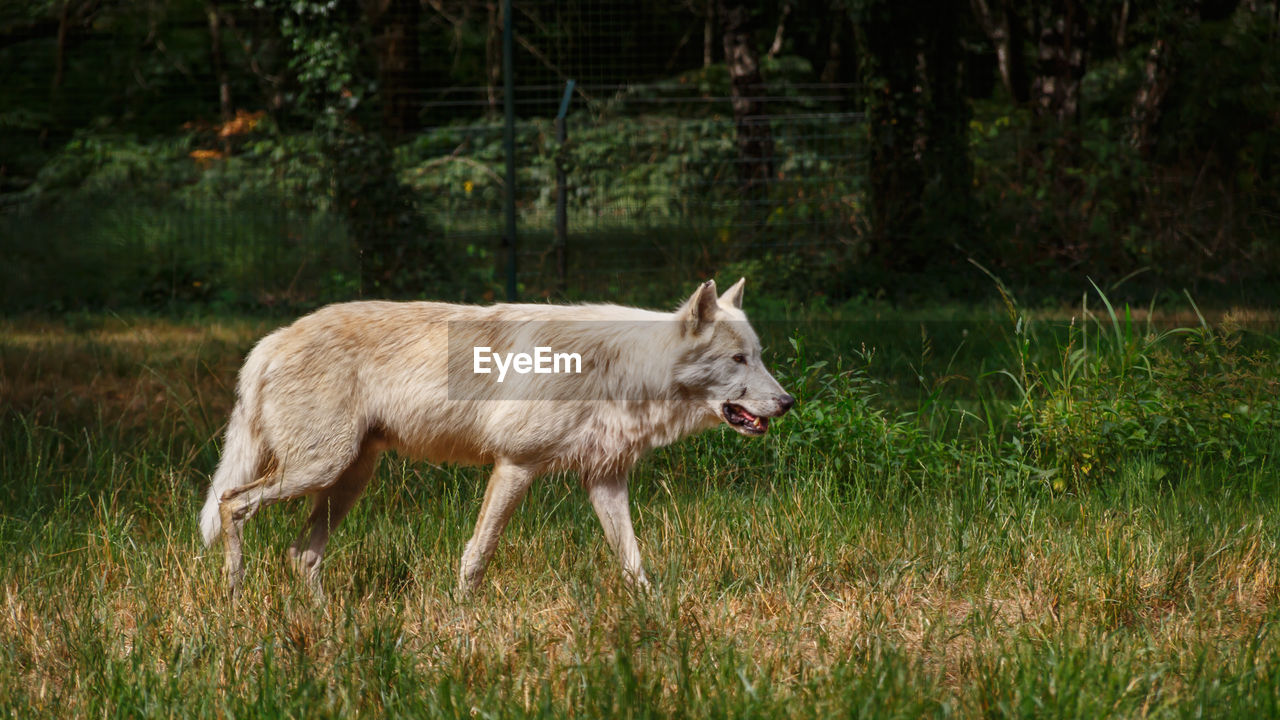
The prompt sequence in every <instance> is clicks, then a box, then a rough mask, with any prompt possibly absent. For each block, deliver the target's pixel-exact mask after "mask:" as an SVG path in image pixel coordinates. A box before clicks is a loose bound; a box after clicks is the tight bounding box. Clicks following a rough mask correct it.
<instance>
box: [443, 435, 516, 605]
mask: <svg viewBox="0 0 1280 720" xmlns="http://www.w3.org/2000/svg"><path fill="white" fill-rule="evenodd" d="M533 478H534V471H533V470H531V469H529V468H525V467H522V466H520V465H515V464H511V463H508V462H506V461H504V460H501V459H499V460H498V461H497V462H496V463H495V464H494V467H493V475H492V476H490V478H489V486H488V488H486V489H485V492H484V503H483V504H482V505H481V506H480V517H479V518H478V519H477V520H476V529H475V532H474V533H473V534H472V535H471V539H470V540H469V541H467V547H466V549H464V550H463V551H462V564H461V566H460V567H459V568H458V592H459V593H460V594H461V595H462V596H464V597H465V596H467V595H469V594H471V592H472V591H474V590H475V589H476V586H478V585H479V584H480V580H481V579H482V578H483V577H484V571H485V568H486V567H488V565H489V558H491V557H493V550H494V548H495V547H497V545H498V536H499V535H501V534H502V530H503V528H505V527H506V526H507V521H508V520H510V519H511V513H513V512H515V509H516V506H517V505H519V504H520V500H521V499H522V498H523V497H524V494H525V491H527V490H528V489H529V484H530V483H531V482H533Z"/></svg>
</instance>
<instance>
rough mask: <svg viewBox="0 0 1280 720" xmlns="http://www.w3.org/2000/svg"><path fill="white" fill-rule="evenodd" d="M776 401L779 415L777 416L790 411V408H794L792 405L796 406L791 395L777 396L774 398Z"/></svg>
mask: <svg viewBox="0 0 1280 720" xmlns="http://www.w3.org/2000/svg"><path fill="white" fill-rule="evenodd" d="M776 400H777V403H778V414H779V415H784V414H786V412H787V411H788V410H790V409H791V408H792V406H794V405H795V404H796V399H795V397H793V396H791V395H788V394H785V393H784V394H783V395H780V396H778V397H777V398H776Z"/></svg>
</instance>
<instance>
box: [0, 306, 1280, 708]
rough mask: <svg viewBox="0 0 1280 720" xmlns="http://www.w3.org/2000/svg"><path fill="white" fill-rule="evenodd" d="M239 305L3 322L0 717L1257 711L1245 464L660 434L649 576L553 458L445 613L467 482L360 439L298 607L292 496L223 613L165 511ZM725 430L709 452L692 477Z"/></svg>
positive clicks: (207, 413) (187, 493)
mask: <svg viewBox="0 0 1280 720" xmlns="http://www.w3.org/2000/svg"><path fill="white" fill-rule="evenodd" d="M267 327H269V324H266V323H258V322H224V323H213V324H194V323H192V324H181V323H172V322H163V321H154V320H151V321H128V322H126V321H122V320H116V319H110V320H101V321H94V322H93V323H91V324H90V325H89V326H88V327H84V328H79V329H69V328H67V327H66V326H64V325H60V324H42V323H36V322H30V321H28V322H23V323H14V322H9V323H5V324H3V325H0V403H2V406H3V413H4V415H3V418H2V419H0V451H2V452H3V453H4V458H3V460H0V473H2V478H0V481H2V483H3V484H0V494H2V495H3V497H4V501H5V508H4V511H3V514H0V657H2V658H3V660H0V698H4V699H3V700H0V708H3V709H4V710H6V711H7V712H9V713H10V714H13V715H15V716H28V715H31V714H39V715H47V716H59V717H61V716H77V717H79V716H103V717H107V716H121V715H139V716H165V717H187V716H198V717H224V716H227V717H229V716H235V717H275V716H304V715H305V716H307V717H313V716H335V717H336V716H342V717H347V716H351V715H361V714H365V715H380V714H396V715H403V714H409V715H428V716H447V717H456V716H463V715H467V716H479V715H494V716H513V715H518V716H526V715H544V714H545V715H556V716H585V717H600V716H613V715H621V714H629V715H635V716H641V715H643V716H663V717H666V716H689V717H707V716H726V715H733V716H740V715H766V716H783V717H815V716H822V715H833V714H840V715H848V714H854V713H858V714H866V715H871V716H886V717H895V716H902V717H918V716H921V715H929V716H934V715H937V716H943V715H956V714H958V715H961V716H966V717H976V716H1023V715H1028V714H1031V715H1045V716H1064V717H1081V716H1101V715H1111V716H1121V717H1147V716H1152V717H1173V716H1182V715H1184V714H1185V715H1191V714H1195V713H1196V712H1197V710H1199V711H1203V712H1204V713H1205V714H1208V715H1219V716H1230V715H1235V714H1241V715H1246V716H1248V715H1253V716H1262V714H1265V713H1266V712H1267V711H1268V710H1275V709H1276V708H1277V703H1280V663H1278V662H1277V660H1276V657H1277V656H1280V641H1278V640H1277V637H1276V633H1275V630H1276V627H1277V622H1278V621H1280V573H1278V572H1277V566H1276V563H1277V557H1278V556H1277V544H1278V531H1277V527H1276V523H1275V513H1274V511H1275V507H1276V503H1275V500H1276V493H1275V482H1274V478H1272V477H1270V476H1268V477H1266V478H1263V482H1261V483H1258V482H1255V483H1253V484H1252V485H1253V486H1254V487H1263V488H1264V492H1261V493H1258V492H1254V493H1252V494H1245V493H1241V492H1238V491H1237V490H1236V489H1235V488H1237V487H1240V486H1242V485H1240V484H1228V482H1227V481H1228V480H1238V479H1232V478H1230V473H1229V472H1228V471H1227V469H1225V468H1212V467H1205V468H1197V469H1192V470H1189V471H1188V475H1187V477H1185V478H1183V479H1182V482H1181V483H1180V484H1179V485H1178V486H1177V487H1174V488H1173V489H1169V488H1168V487H1165V488H1159V487H1149V486H1146V485H1143V484H1141V483H1139V482H1137V481H1133V482H1128V481H1126V479H1125V478H1123V477H1120V478H1117V479H1116V483H1117V484H1118V485H1119V486H1121V487H1122V488H1123V489H1122V490H1115V491H1107V490H1105V489H1099V490H1098V491H1096V492H1092V493H1085V494H1069V493H1060V494H1055V493H1046V492H1044V491H1043V489H1042V488H1036V487H1029V488H1024V489H1009V488H1003V489H996V488H994V487H993V486H991V485H989V484H988V483H987V481H986V478H984V477H981V476H980V475H979V474H978V473H977V472H974V473H972V474H970V475H968V476H966V475H965V473H964V470H963V468H962V469H961V471H960V473H958V475H957V476H956V477H955V478H953V480H954V483H953V484H952V485H950V486H947V487H925V488H921V489H916V490H912V491H905V490H901V489H898V488H892V487H876V486H875V483H876V482H877V481H876V480H875V479H874V478H871V477H869V476H868V477H863V476H860V475H858V469H857V468H853V469H851V470H846V471H845V472H844V473H838V472H834V471H822V470H821V463H817V464H816V467H818V468H819V469H816V470H814V471H813V472H810V473H807V474H805V475H803V476H793V475H787V476H778V475H777V474H774V473H767V472H766V473H756V476H755V477H752V478H750V479H748V480H746V481H739V482H737V483H736V484H734V485H731V486H726V485H723V484H722V476H723V474H722V473H717V472H712V471H711V470H710V469H709V468H710V467H711V465H710V464H707V465H702V464H700V463H701V462H702V461H703V460H704V458H703V457H702V456H700V454H699V453H697V452H693V451H690V450H688V449H687V448H683V447H677V448H674V449H671V450H668V451H666V452H665V453H663V454H661V455H660V456H659V457H658V458H657V459H655V460H654V461H653V462H650V463H647V464H646V465H645V466H643V467H642V468H640V469H639V470H638V471H637V473H636V477H635V490H634V498H633V507H634V511H635V515H636V518H637V521H636V522H637V530H638V533H639V536H640V541H641V544H642V549H643V551H644V553H645V555H646V559H647V562H648V565H649V567H650V570H651V574H652V576H653V577H654V579H655V580H656V582H657V584H658V587H659V589H658V591H657V592H656V593H655V594H654V595H653V596H636V595H634V594H632V593H631V592H630V591H629V590H628V589H627V588H626V587H625V586H624V585H623V584H622V583H621V581H620V579H619V573H618V571H617V568H616V564H615V563H614V562H613V560H612V558H611V557H609V556H608V553H607V552H606V548H605V547H604V544H603V539H602V536H601V533H600V532H599V529H598V527H596V521H595V519H594V516H592V515H591V513H590V510H589V508H588V506H587V504H586V502H585V498H584V497H583V496H582V494H581V492H580V491H577V489H576V487H575V484H574V481H573V479H572V478H562V477H555V478H548V479H546V480H545V481H543V482H542V483H540V484H539V485H538V486H537V487H536V488H535V490H534V491H533V492H532V493H531V495H530V497H529V499H528V500H527V501H526V502H525V504H524V506H523V507H522V508H521V509H520V511H519V512H518V514H517V517H516V519H515V520H514V521H513V524H512V527H511V528H510V529H509V530H508V533H507V535H506V536H505V538H504V542H503V544H502V545H501V546H500V549H499V551H498V554H497V556H496V557H495V558H494V561H493V564H492V566H491V570H490V574H489V577H488V578H487V579H486V582H485V586H484V589H483V591H482V592H481V593H480V595H479V596H478V597H477V598H475V599H474V600H472V601H469V602H466V603H462V602H458V601H456V600H455V599H454V598H453V596H452V594H451V587H452V583H453V578H454V572H455V569H456V568H455V565H456V562H457V560H458V556H459V554H460V552H461V549H462V543H463V542H464V541H465V539H466V537H467V535H468V534H469V525H470V523H471V522H472V520H473V519H474V515H475V512H476V511H477V508H478V506H479V493H480V491H481V487H480V485H481V483H482V482H483V478H484V475H483V472H482V471H480V470H475V469H464V470H456V469H441V468H432V467H429V466H426V465H421V464H411V463H406V462H404V461H401V460H399V459H396V458H390V459H388V460H386V461H384V464H383V466H382V468H381V469H380V471H379V477H378V480H377V481H376V487H375V488H374V489H372V491H371V493H370V496H369V497H367V498H366V499H365V500H364V501H363V502H362V503H361V505H359V506H358V507H357V510H356V511H355V513H354V514H353V516H352V517H351V519H350V520H349V521H348V523H347V524H346V525H344V526H343V528H342V529H341V530H340V531H339V532H338V534H337V536H336V538H335V541H334V543H333V545H332V547H331V553H330V556H329V557H328V558H327V560H326V570H325V573H326V579H327V585H328V587H329V588H330V598H329V602H328V603H327V604H325V605H324V606H321V607H317V606H315V605H314V604H312V602H311V601H310V599H309V597H308V596H307V594H306V593H305V590H304V589H303V588H302V587H301V586H300V584H299V583H298V582H297V581H296V580H295V579H294V578H293V576H292V575H291V574H290V573H289V572H288V571H286V570H285V568H284V564H283V561H282V557H283V549H284V546H285V544H286V543H287V541H288V539H289V538H290V537H291V535H292V533H293V532H295V531H296V529H297V526H298V525H299V524H300V523H301V520H302V514H303V510H302V508H301V506H300V505H297V504H285V505H282V506H277V507H273V508H270V509H268V510H266V511H264V512H263V513H262V514H261V515H260V516H259V517H257V518H255V519H254V520H253V521H252V522H251V523H250V525H249V532H248V533H247V538H246V540H247V542H246V548H247V559H248V573H247V578H246V587H245V592H244V594H243V597H242V598H241V600H240V601H239V602H238V603H236V604H231V603H229V602H228V601H227V599H226V598H225V596H224V592H223V589H222V586H221V576H220V572H219V571H220V557H219V554H218V549H217V548H214V550H213V551H212V552H210V551H206V550H205V549H204V548H203V547H201V546H200V545H199V543H198V540H197V532H196V526H195V513H196V510H197V508H198V505H199V498H200V496H201V493H202V491H203V485H204V483H205V482H206V473H208V472H209V471H210V470H211V469H212V466H213V463H214V462H215V461H216V447H215V446H214V444H212V443H211V439H213V438H216V436H217V433H218V430H219V427H220V425H221V422H222V421H223V420H224V419H225V414H226V411H227V410H228V408H229V404H230V401H231V390H230V387H231V383H232V380H233V378H234V373H235V369H236V367H237V365H238V362H239V357H241V356H242V354H243V353H244V352H245V351H246V350H247V349H248V347H249V346H250V345H251V343H252V341H253V339H255V338H256V337H257V336H258V335H259V334H260V333H261V332H263V331H264V330H265V329H267ZM740 442H741V440H739V439H738V438H736V437H734V438H731V437H725V438H724V439H723V441H716V442H715V443H712V449H713V450H714V451H715V452H717V453H718V455H717V456H716V460H715V462H716V463H718V465H717V467H722V466H724V465H725V464H731V463H732V461H733V457H734V452H735V447H736V444H737V443H740ZM766 442H768V441H766ZM831 452H832V453H833V454H834V453H838V452H840V448H832V449H831ZM974 452H975V453H977V452H982V450H981V449H979V448H975V449H974ZM671 467H679V468H681V470H680V472H679V473H678V474H677V473H673V472H671V471H669V470H668V468H671ZM975 467H977V466H975ZM1134 472H1135V476H1136V475H1137V474H1140V473H1138V470H1135V471H1134ZM1126 483H1127V484H1126ZM851 488H861V489H862V491H859V492H854V491H852V490H851ZM868 488H869V489H868ZM1266 488H1270V489H1269V490H1266Z"/></svg>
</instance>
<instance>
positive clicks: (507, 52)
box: [502, 0, 516, 302]
mask: <svg viewBox="0 0 1280 720" xmlns="http://www.w3.org/2000/svg"><path fill="white" fill-rule="evenodd" d="M511 25H512V20H511V0H502V114H503V119H504V123H503V125H504V127H503V130H502V147H503V152H504V154H506V156H507V178H506V193H505V195H504V198H503V213H504V214H505V216H506V227H507V230H506V236H507V237H506V243H507V302H515V301H516V103H515V78H514V77H512V74H513V70H512V67H513V64H514V63H513V60H512V57H511V53H512V49H511V36H512V27H511Z"/></svg>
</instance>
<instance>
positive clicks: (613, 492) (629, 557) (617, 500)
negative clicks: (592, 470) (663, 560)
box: [586, 473, 650, 590]
mask: <svg viewBox="0 0 1280 720" xmlns="http://www.w3.org/2000/svg"><path fill="white" fill-rule="evenodd" d="M586 484H587V495H588V496H589V497H590V498H591V507H593V508H595V511H596V516H597V517H599V518H600V525H601V527H603V528H604V537H605V539H606V540H608V541H609V547H611V548H613V552H614V553H616V554H617V556H618V560H619V562H621V563H622V572H623V574H624V576H625V577H626V578H627V581H628V582H630V583H632V584H633V585H635V586H636V587H639V588H641V589H646V590H647V589H649V587H650V586H649V579H648V578H646V577H645V575H644V567H643V566H642V564H641V561H640V547H639V545H638V544H637V543H636V532H635V529H634V528H633V527H632V526H631V508H630V506H629V504H628V497H627V474H626V473H618V474H616V475H608V476H605V477H595V478H587V483H586Z"/></svg>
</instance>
